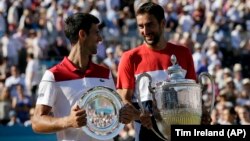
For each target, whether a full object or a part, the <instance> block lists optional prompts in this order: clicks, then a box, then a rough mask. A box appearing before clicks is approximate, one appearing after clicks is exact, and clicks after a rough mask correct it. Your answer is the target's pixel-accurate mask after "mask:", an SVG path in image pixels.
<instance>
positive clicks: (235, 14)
mask: <svg viewBox="0 0 250 141" xmlns="http://www.w3.org/2000/svg"><path fill="white" fill-rule="evenodd" d="M146 1H148V0H0V138H1V140H11V139H13V135H15V136H16V138H14V139H17V138H18V139H19V140H22V137H23V138H24V140H30V139H29V137H30V136H33V137H37V139H36V140H39V138H40V139H41V140H49V139H52V140H55V136H54V135H53V134H52V135H42V136H40V135H38V134H35V133H33V132H32V130H31V123H30V118H31V117H32V115H33V112H34V105H35V102H36V97H37V93H36V92H37V87H38V84H39V81H40V79H41V76H42V74H43V73H44V71H45V70H46V69H48V68H50V67H52V66H53V65H55V64H56V63H57V62H59V61H61V60H62V59H63V57H64V56H67V55H68V53H69V50H70V44H69V41H68V40H67V39H66V37H65V34H64V32H63V28H64V20H65V18H67V17H68V16H69V15H71V14H73V13H75V12H88V13H91V14H93V15H95V16H96V17H98V18H99V20H100V21H101V25H100V29H101V34H102V37H103V42H102V43H100V44H99V45H98V46H99V47H98V53H97V54H96V55H94V56H93V58H92V59H93V61H94V62H95V63H98V64H101V65H103V66H106V67H108V68H110V69H111V70H112V74H113V76H114V78H115V80H114V81H115V82H116V75H117V66H118V64H119V59H120V57H121V55H122V54H123V52H125V51H127V50H130V49H132V48H135V47H136V46H137V45H139V44H141V43H142V42H143V40H142V38H141V37H140V36H139V35H138V32H137V25H136V20H135V13H134V11H135V10H136V8H137V7H138V6H139V5H140V4H141V3H142V2H146ZM151 1H153V2H155V3H158V4H160V5H161V6H162V7H163V8H164V10H165V19H166V22H167V24H166V28H165V36H166V38H167V39H168V40H169V41H170V42H172V43H175V44H181V45H184V46H186V47H188V48H189V49H190V51H191V52H192V54H193V60H194V63H195V70H196V73H197V75H199V74H200V73H201V72H209V73H210V74H211V75H212V76H213V78H214V80H215V85H216V93H215V95H216V99H215V106H214V108H213V109H212V111H211V118H212V122H211V124H213V125H214V124H220V125H225V124H226V125H246V124H248V125H249V124H250V79H249V78H250V63H249V60H250V0H151ZM31 74H32V75H31ZM30 78H33V79H30ZM206 86H207V91H206V92H205V93H204V94H203V97H202V100H203V105H204V106H205V107H207V108H208V110H209V108H210V105H211V93H212V90H211V84H209V83H207V85H206ZM19 131H23V132H20V133H19ZM17 133H18V134H17ZM45 138H46V139H45ZM133 139H134V128H133V125H132V124H128V125H126V126H125V128H124V130H123V131H121V133H120V134H119V135H118V136H117V137H115V141H132V140H133ZM32 140H34V139H32Z"/></svg>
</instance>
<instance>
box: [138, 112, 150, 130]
mask: <svg viewBox="0 0 250 141" xmlns="http://www.w3.org/2000/svg"><path fill="white" fill-rule="evenodd" d="M151 116H152V114H150V113H149V112H148V111H145V112H144V113H141V114H140V121H141V124H142V125H143V126H144V127H146V128H148V129H151V128H152V126H153V125H152V121H151Z"/></svg>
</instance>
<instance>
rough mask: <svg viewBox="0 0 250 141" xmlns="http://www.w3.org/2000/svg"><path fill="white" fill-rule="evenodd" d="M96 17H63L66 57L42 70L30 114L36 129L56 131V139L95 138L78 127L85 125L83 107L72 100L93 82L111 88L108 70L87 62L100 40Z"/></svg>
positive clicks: (79, 96) (42, 131)
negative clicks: (66, 43) (33, 109)
mask: <svg viewBox="0 0 250 141" xmlns="http://www.w3.org/2000/svg"><path fill="white" fill-rule="evenodd" d="M98 25H99V20H98V19H97V18H96V17H94V16H93V15H91V14H88V13H75V14H73V15H71V16H70V17H68V18H67V19H66V21H65V34H66V36H67V38H68V39H69V41H70V43H71V45H72V48H71V51H70V53H69V55H68V56H67V57H64V59H63V60H62V61H61V62H60V63H59V64H57V65H55V66H54V67H52V68H50V69H49V70H46V71H45V73H44V75H43V78H42V80H41V82H40V84H39V90H38V98H37V102H36V107H35V112H34V115H33V117H32V128H33V130H34V131H35V132H38V133H55V132H56V133H57V140H58V141H66V140H67V141H69V140H70V141H96V139H93V138H92V137H90V136H88V135H87V134H86V133H85V132H83V131H82V128H81V127H82V126H85V125H86V122H87V117H86V111H85V109H81V108H80V107H79V106H78V105H77V104H76V103H77V101H78V100H79V99H80V98H81V97H82V94H83V93H84V92H86V91H87V90H88V89H90V88H92V87H95V86H105V87H109V88H112V89H115V84H114V81H113V78H112V75H111V71H110V70H109V69H107V68H104V67H102V66H100V65H97V64H94V63H93V62H91V55H92V54H96V53H97V44H98V43H99V42H100V41H101V40H102V38H101V36H100V32H99V27H98Z"/></svg>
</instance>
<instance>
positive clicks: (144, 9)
mask: <svg viewBox="0 0 250 141" xmlns="http://www.w3.org/2000/svg"><path fill="white" fill-rule="evenodd" d="M145 13H147V14H150V15H153V16H154V17H155V18H156V19H157V21H158V22H159V23H160V22H161V21H162V20H164V19H165V16H164V9H163V8H162V7H161V6H160V5H158V4H156V3H153V2H146V3H144V4H142V5H141V6H140V7H139V8H138V10H137V12H136V16H137V15H140V14H145Z"/></svg>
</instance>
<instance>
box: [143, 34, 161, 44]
mask: <svg viewBox="0 0 250 141" xmlns="http://www.w3.org/2000/svg"><path fill="white" fill-rule="evenodd" d="M144 41H145V42H146V43H147V44H149V45H151V46H155V45H157V44H158V43H159V41H160V36H155V37H154V39H153V41H152V42H151V43H149V42H148V41H147V40H146V39H145V38H144Z"/></svg>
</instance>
